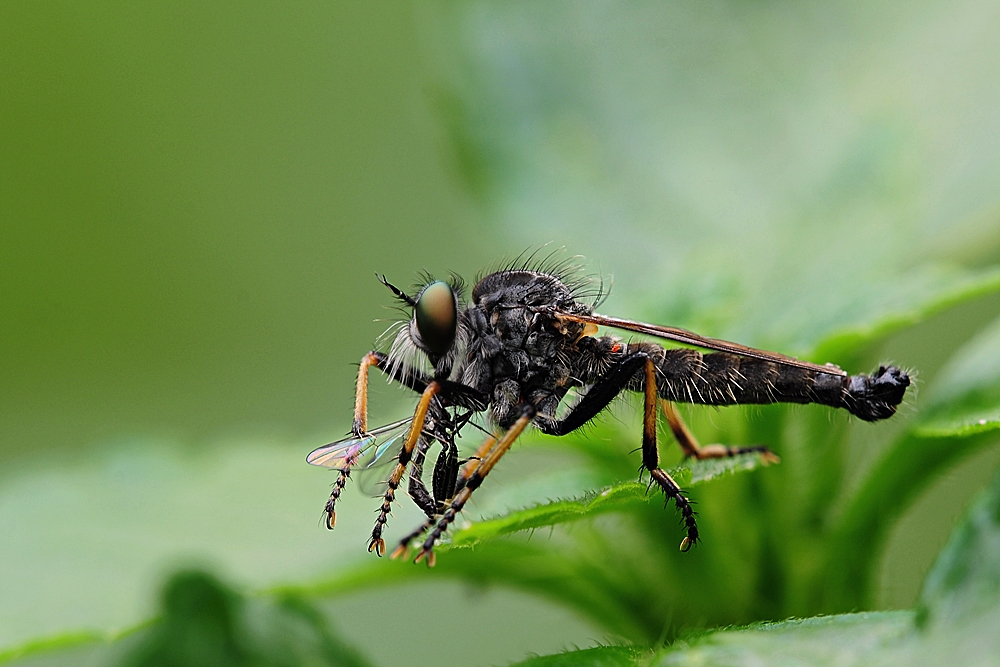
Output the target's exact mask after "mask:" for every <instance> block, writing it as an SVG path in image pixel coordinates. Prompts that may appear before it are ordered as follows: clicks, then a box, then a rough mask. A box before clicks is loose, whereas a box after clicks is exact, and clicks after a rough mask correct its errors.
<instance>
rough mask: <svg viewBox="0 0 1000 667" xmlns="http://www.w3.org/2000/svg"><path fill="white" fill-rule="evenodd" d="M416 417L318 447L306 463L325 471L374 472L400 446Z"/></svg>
mask: <svg viewBox="0 0 1000 667" xmlns="http://www.w3.org/2000/svg"><path fill="white" fill-rule="evenodd" d="M412 421H413V417H407V418H406V419H400V420H399V421H398V422H393V423H391V424H386V425H385V426H380V427H379V428H376V429H372V430H371V431H369V432H368V433H365V434H363V435H360V436H356V435H350V436H348V437H346V438H344V439H343V440H338V441H337V442H331V443H330V444H328V445H323V446H322V447H317V448H316V449H314V450H312V451H311V452H309V455H308V456H306V462H307V463H311V464H313V465H314V466H322V467H324V468H339V469H344V468H356V467H362V468H370V467H372V466H374V465H375V464H376V462H378V461H379V459H382V458H383V455H384V454H385V453H386V452H387V451H389V450H390V449H392V446H393V444H396V443H398V442H399V440H400V438H402V437H403V436H404V435H405V434H406V432H407V427H408V426H409V425H410V422H412Z"/></svg>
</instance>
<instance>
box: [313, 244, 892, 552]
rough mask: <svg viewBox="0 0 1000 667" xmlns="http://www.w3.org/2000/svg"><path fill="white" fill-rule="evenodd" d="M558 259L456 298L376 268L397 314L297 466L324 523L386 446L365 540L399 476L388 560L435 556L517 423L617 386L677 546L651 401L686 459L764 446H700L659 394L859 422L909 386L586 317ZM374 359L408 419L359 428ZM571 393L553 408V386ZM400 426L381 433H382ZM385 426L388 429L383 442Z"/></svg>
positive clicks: (694, 535) (581, 410)
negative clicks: (312, 482)
mask: <svg viewBox="0 0 1000 667" xmlns="http://www.w3.org/2000/svg"><path fill="white" fill-rule="evenodd" d="M575 276H576V274H575V272H574V271H572V270H570V269H568V268H567V267H566V265H565V264H562V265H556V266H552V267H538V268H532V267H531V266H529V264H528V263H524V264H514V265H509V266H507V267H505V268H502V269H501V270H498V271H495V272H492V273H489V274H487V275H484V276H482V277H481V278H480V279H479V280H477V282H476V284H475V286H474V287H473V289H472V293H471V298H470V299H468V300H466V297H465V289H464V286H463V284H462V282H461V281H460V280H459V279H457V278H453V279H452V280H451V281H450V282H443V281H439V280H432V279H429V278H428V279H427V280H426V281H425V284H424V285H423V286H422V287H421V288H420V289H419V290H418V291H417V292H416V293H415V294H414V295H412V296H411V295H409V294H407V293H406V292H404V291H403V290H401V289H399V288H397V287H395V286H393V285H392V284H390V283H389V282H388V280H386V279H385V277H384V276H379V280H380V281H381V282H382V283H383V284H384V285H385V286H386V287H388V288H389V289H390V290H391V291H392V293H393V294H394V295H395V297H396V299H398V300H399V301H400V302H402V304H403V308H404V309H405V310H407V311H408V310H409V309H412V317H410V318H409V319H407V320H404V321H403V322H401V323H400V324H399V331H398V332H397V333H396V337H395V340H394V342H393V344H392V348H391V350H390V352H389V353H388V354H386V353H383V352H380V351H377V350H375V351H371V352H369V353H368V354H366V355H365V356H364V357H363V358H362V359H361V364H360V367H359V369H358V378H357V390H356V396H355V405H354V423H353V427H352V429H351V435H350V436H349V437H348V438H346V439H344V440H341V441H338V442H335V443H332V444H329V445H326V446H324V447H320V448H319V449H317V450H315V451H313V452H312V453H311V454H309V456H308V458H307V460H308V461H309V462H310V463H313V464H316V465H321V466H326V467H329V468H336V469H339V471H340V474H339V476H338V478H337V481H336V482H335V484H334V488H333V492H332V493H331V495H330V499H329V500H328V501H327V504H326V507H325V510H324V511H325V514H326V523H327V526H328V527H329V528H333V525H334V523H335V520H336V512H335V505H336V502H337V500H338V498H339V497H340V495H341V492H342V491H343V489H344V486H345V484H346V482H347V479H348V478H349V476H350V474H351V470H353V469H357V468H358V467H359V466H364V465H369V462H371V461H373V460H377V459H379V458H382V457H383V456H384V455H385V454H386V453H387V452H391V453H393V454H394V455H395V456H396V462H395V466H394V467H393V469H392V472H391V474H390V475H389V477H388V479H387V480H386V482H385V485H386V486H385V493H384V495H383V499H382V505H381V507H380V508H379V510H378V516H377V518H376V520H375V527H374V529H373V530H372V533H371V537H370V539H369V541H368V550H369V551H370V552H371V551H374V552H375V553H376V554H378V555H379V556H381V555H383V554H384V553H385V550H386V547H385V539H384V538H383V531H384V529H385V525H386V522H387V521H388V517H389V514H390V512H391V509H392V504H393V502H394V501H395V497H396V492H397V491H398V490H399V487H400V486H401V484H402V481H403V477H404V476H405V475H407V474H409V484H408V487H407V491H408V493H409V495H410V497H411V498H412V499H413V500H414V502H415V503H416V504H417V506H418V507H420V509H421V510H423V512H424V514H425V515H426V517H427V520H426V521H425V522H424V523H423V524H422V525H421V526H420V527H418V528H417V529H416V530H414V531H413V532H411V533H410V534H408V535H407V536H406V537H404V538H403V539H402V540H401V541H400V543H399V545H398V546H397V547H396V549H395V550H394V551H393V557H399V556H403V555H406V554H408V553H409V549H410V545H411V543H413V542H414V541H415V540H418V538H419V539H420V541H419V548H418V551H417V555H416V561H417V562H419V561H421V560H424V559H426V560H427V562H428V564H430V565H433V563H434V551H433V550H434V546H435V545H436V544H437V542H438V541H439V540H440V539H441V537H442V535H443V534H444V533H445V532H446V531H447V530H448V528H449V527H450V526H451V524H452V523H453V522H454V521H455V518H456V516H457V515H458V513H459V512H461V511H462V509H463V508H464V507H465V505H466V504H467V503H468V501H469V498H470V497H471V495H472V494H473V493H474V492H475V491H476V489H478V488H479V486H480V485H481V484H482V483H483V481H484V480H485V479H486V477H487V475H489V473H490V471H491V470H492V469H493V468H494V466H495V465H496V464H497V462H498V461H499V460H500V458H501V457H502V456H503V455H504V454H505V453H506V452H507V451H508V450H509V449H510V447H511V445H512V444H513V443H514V441H515V440H516V439H517V438H518V436H520V435H521V433H522V432H523V431H524V430H525V429H526V428H528V427H529V426H534V427H535V428H538V429H539V430H541V431H542V432H544V433H548V434H551V435H565V434H567V433H570V432H572V431H574V430H576V429H578V428H580V427H581V426H583V425H584V424H586V423H587V422H589V421H590V420H591V419H593V418H594V417H596V416H597V415H598V414H599V413H600V412H601V411H603V410H604V409H605V408H606V407H607V406H608V404H609V403H611V401H612V400H613V399H614V398H615V397H616V396H618V395H619V394H620V393H622V392H637V393H639V394H642V396H643V429H642V439H641V442H642V444H641V451H642V466H641V468H640V473H642V472H646V473H648V474H649V476H650V480H651V482H650V483H651V485H655V486H656V487H657V488H658V489H660V490H661V491H662V492H663V493H664V494H665V496H666V498H667V499H668V500H672V501H673V502H674V505H675V506H676V508H677V510H678V511H679V512H680V515H681V519H682V522H683V525H684V530H685V535H684V538H683V539H682V541H681V550H683V551H687V550H688V549H689V548H690V547H691V546H693V545H694V544H696V543H697V542H698V539H699V533H698V524H697V520H696V516H695V512H694V510H693V508H692V506H691V502H690V501H689V499H688V497H687V496H686V495H685V493H684V492H683V490H682V489H681V488H680V487H679V486H678V484H677V483H676V482H675V481H674V479H673V478H671V476H670V475H669V474H668V473H667V472H666V471H664V470H663V469H661V468H660V467H659V453H658V450H657V442H656V439H657V422H658V419H659V414H660V413H661V412H662V413H663V415H664V417H665V419H666V421H667V423H668V425H669V426H670V429H671V431H672V433H673V435H674V437H675V439H676V440H677V442H678V444H679V445H680V447H681V449H682V450H683V452H684V454H685V455H686V456H688V457H693V458H697V459H706V458H720V457H730V456H736V455H738V454H743V453H747V452H757V453H759V454H760V455H761V456H762V457H763V458H764V459H765V461H776V460H777V457H776V456H775V455H774V454H773V453H772V452H771V451H770V450H768V449H767V448H766V447H763V446H757V447H727V446H723V445H708V446H704V447H702V446H699V444H698V442H697V440H696V439H695V438H694V436H693V435H692V434H691V432H690V431H689V430H688V428H687V427H686V426H685V424H684V423H683V422H682V421H681V419H680V417H679V416H678V414H677V412H676V410H675V409H674V407H673V405H672V404H673V403H674V402H683V403H697V404H702V405H717V406H724V405H735V404H767V403H779V402H781V403H817V404H821V405H825V406H829V407H833V408H842V409H845V410H847V411H849V412H850V413H851V414H853V415H855V416H857V417H859V418H861V419H863V420H865V421H878V420H881V419H887V418H889V417H891V416H892V415H893V414H894V413H895V411H896V407H897V406H898V405H899V404H900V402H901V401H902V400H903V396H904V394H905V393H906V388H907V387H908V386H909V384H910V379H909V377H908V375H907V373H906V372H905V371H903V370H901V369H900V368H897V367H895V366H880V367H879V368H878V369H877V370H876V371H875V372H874V373H872V374H870V375H867V374H859V375H848V374H847V373H846V372H844V371H843V370H841V369H840V368H839V367H838V366H835V365H832V364H826V365H818V364H814V363H810V362H806V361H800V360H798V359H794V358H791V357H787V356H784V355H781V354H777V353H775V352H766V351H764V350H757V349H754V348H750V347H746V346H744V345H739V344H737V343H731V342H728V341H722V340H717V339H713V338H706V337H704V336H700V335H698V334H695V333H692V332H690V331H686V330H683V329H677V328H673V327H665V326H658V325H653V324H646V323H643V322H635V321H632V320H625V319H619V318H614V317H608V316H604V315H600V314H598V313H596V312H594V309H595V308H596V307H597V306H598V305H599V304H600V302H601V300H602V291H601V290H600V289H598V290H592V289H591V288H590V287H589V282H588V281H585V280H583V279H578V278H576V277H575ZM599 326H604V327H611V328H615V329H620V330H624V331H629V332H633V333H637V334H643V335H645V336H650V337H655V338H660V339H665V340H669V341H673V342H676V343H682V344H685V345H689V346H694V347H699V348H703V349H707V350H712V352H710V353H703V352H700V351H699V350H696V349H692V348H691V347H679V348H665V347H663V346H661V345H659V344H657V343H654V342H649V341H637V342H632V341H626V340H622V339H621V338H619V337H616V336H613V335H603V336H599V335H598V327H599ZM373 367H374V368H377V369H379V370H380V371H382V372H383V373H385V374H386V375H388V376H389V378H391V379H392V380H395V381H397V382H399V383H400V384H402V385H403V386H405V387H408V388H409V389H411V390H412V391H414V392H415V393H417V394H419V395H420V398H419V400H418V402H417V407H416V409H415V411H414V413H413V416H412V417H411V418H410V419H408V420H403V421H401V422H396V423H395V424H390V425H389V426H386V427H382V428H377V429H373V430H371V431H369V429H368V376H369V371H370V369H371V368H373ZM571 389H573V390H575V391H576V392H577V394H578V395H579V398H578V399H577V400H576V401H575V402H574V404H573V405H570V406H568V407H567V408H565V409H563V410H562V411H561V413H560V411H559V407H560V404H561V403H562V402H563V399H564V398H565V397H566V395H567V393H568V392H569V391H570V390H571ZM480 413H487V418H488V420H489V421H490V422H491V424H492V426H493V427H494V428H495V429H496V435H488V437H487V438H486V439H485V441H484V442H483V443H482V445H481V446H480V447H479V450H478V451H477V452H476V454H475V456H473V457H471V458H470V459H469V460H468V461H466V462H464V463H463V462H461V461H460V460H459V456H458V449H457V446H456V444H455V438H456V437H457V436H458V435H459V434H460V432H461V430H462V429H463V428H464V427H465V426H466V425H467V424H469V423H470V420H471V419H472V417H473V416H474V415H476V414H480ZM395 431H400V433H401V435H399V436H395V437H393V435H392V433H393V432H395ZM397 437H398V439H396V438H397ZM435 445H439V446H440V450H441V451H440V453H439V454H438V457H437V461H436V463H435V465H434V472H433V476H432V484H431V489H430V490H428V489H427V487H426V485H425V484H424V481H423V466H424V462H425V459H426V457H427V455H428V453H429V450H430V449H431V447H433V446H435Z"/></svg>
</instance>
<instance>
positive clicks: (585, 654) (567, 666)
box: [511, 646, 653, 667]
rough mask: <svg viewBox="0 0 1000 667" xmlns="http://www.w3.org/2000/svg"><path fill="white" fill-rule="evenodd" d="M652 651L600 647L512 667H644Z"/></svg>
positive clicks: (626, 647)
mask: <svg viewBox="0 0 1000 667" xmlns="http://www.w3.org/2000/svg"><path fill="white" fill-rule="evenodd" d="M652 655H653V654H652V652H651V651H641V650H639V649H636V648H633V647H630V646H598V647H596V648H589V649H584V650H582V651H567V652H565V653H556V654H554V655H541V656H537V657H535V658H529V659H528V660H524V661H522V662H519V663H516V665H512V666H511V667H576V666H577V665H580V667H642V666H643V665H648V664H649V660H650V658H651V657H652Z"/></svg>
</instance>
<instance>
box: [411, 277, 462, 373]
mask: <svg viewBox="0 0 1000 667" xmlns="http://www.w3.org/2000/svg"><path fill="white" fill-rule="evenodd" d="M414 311H415V315H416V318H417V331H418V332H420V340H421V341H423V343H424V346H425V347H426V348H427V349H428V350H430V351H431V352H433V353H434V354H437V355H442V354H444V353H445V352H447V351H448V350H449V348H451V344H452V343H453V342H454V341H455V328H456V326H457V325H458V313H457V312H456V309H455V293H454V292H452V291H451V287H450V286H449V285H448V283H443V282H441V281H440V280H436V281H434V282H432V283H431V284H430V285H428V286H427V287H425V288H424V289H423V290H422V291H421V292H420V296H418V297H417V307H416V308H415V309H414Z"/></svg>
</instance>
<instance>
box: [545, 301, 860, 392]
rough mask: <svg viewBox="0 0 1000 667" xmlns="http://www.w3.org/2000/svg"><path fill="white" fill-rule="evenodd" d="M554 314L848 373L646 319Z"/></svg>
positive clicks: (818, 369) (778, 361) (833, 372)
mask: <svg viewBox="0 0 1000 667" xmlns="http://www.w3.org/2000/svg"><path fill="white" fill-rule="evenodd" d="M554 316H555V318H556V319H558V320H563V321H566V322H580V323H583V324H596V325H599V326H605V327H614V328H615V329H624V330H626V331H634V332H636V333H641V334H646V335H647V336H655V337H656V338H665V339H666V340H672V341H675V342H678V343H684V344H685V345H693V346H695V347H703V348H706V349H709V350H718V351H719V352H729V353H731V354H737V355H739V356H741V357H751V358H753V359H762V360H764V361H773V362H774V363H776V364H784V365H785V366H794V367H796V368H804V369H806V370H810V371H815V372H817V373H827V374H828V375H839V376H842V377H846V376H847V373H845V372H844V371H842V370H841V369H840V368H839V367H837V366H834V365H833V364H827V365H825V366H820V365H819V364H813V363H810V362H808V361H800V360H799V359H793V358H792V357H786V356H785V355H783V354H778V353H777V352H766V351H764V350H757V349H754V348H752V347H747V346H746V345H740V344H739V343H730V342H729V341H725V340H718V339H716V338H708V337H706V336H699V335H698V334H696V333H694V332H691V331H688V330H686V329H679V328H677V327H663V326H660V325H658V324H646V323H645V322H635V321H633V320H623V319H620V318H617V317H607V316H606V315H598V314H597V313H594V314H592V315H576V314H573V313H565V312H562V311H556V312H555V313H554Z"/></svg>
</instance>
